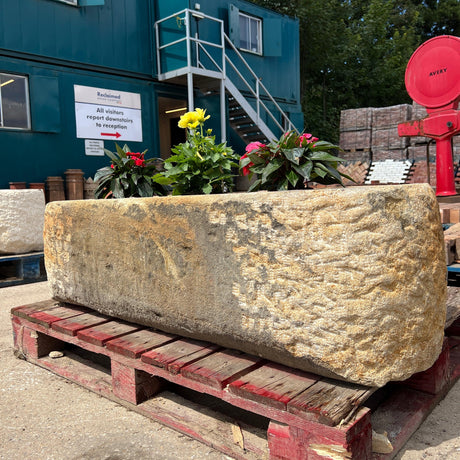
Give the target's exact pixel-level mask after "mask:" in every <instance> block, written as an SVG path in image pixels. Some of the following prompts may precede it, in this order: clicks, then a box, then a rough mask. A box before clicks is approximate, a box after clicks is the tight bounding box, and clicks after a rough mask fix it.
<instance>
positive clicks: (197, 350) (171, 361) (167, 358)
mask: <svg viewBox="0 0 460 460" xmlns="http://www.w3.org/2000/svg"><path fill="white" fill-rule="evenodd" d="M219 349H220V347H219V346H218V345H214V344H210V343H208V342H201V341H198V340H192V339H181V340H177V341H175V342H171V343H168V344H166V345H163V346H161V347H158V348H155V349H153V350H151V351H147V352H146V353H144V354H143V355H142V356H141V360H142V361H143V362H145V363H147V364H152V365H153V366H157V367H161V368H164V369H167V370H168V371H169V372H171V373H172V374H178V373H179V372H180V369H181V368H182V367H184V366H186V365H188V364H191V363H193V362H195V361H198V360H199V359H201V358H204V357H205V356H207V355H209V354H211V353H214V352H215V351H217V350H219Z"/></svg>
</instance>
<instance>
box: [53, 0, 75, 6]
mask: <svg viewBox="0 0 460 460" xmlns="http://www.w3.org/2000/svg"><path fill="white" fill-rule="evenodd" d="M55 1H57V2H61V3H67V4H68V5H72V6H78V0H55Z"/></svg>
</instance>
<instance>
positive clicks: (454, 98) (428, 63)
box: [398, 35, 460, 196]
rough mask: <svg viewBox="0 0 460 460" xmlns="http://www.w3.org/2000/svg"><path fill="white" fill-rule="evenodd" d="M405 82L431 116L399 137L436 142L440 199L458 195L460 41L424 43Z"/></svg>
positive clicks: (406, 126) (403, 126)
mask: <svg viewBox="0 0 460 460" xmlns="http://www.w3.org/2000/svg"><path fill="white" fill-rule="evenodd" d="M405 82H406V89H407V92H408V93H409V96H410V97H411V98H412V99H413V100H414V101H415V102H417V103H418V104H420V105H423V106H425V107H426V109H427V113H428V115H427V116H426V117H425V118H423V119H422V120H412V121H407V122H405V123H400V124H399V125H398V134H399V135H400V136H425V137H429V138H431V139H435V140H436V195H437V196H449V195H456V194H457V192H456V190H455V180H454V164H453V157H452V137H453V136H455V135H456V134H458V133H460V111H459V110H458V105H459V102H460V38H459V37H454V36H451V35H441V36H439V37H434V38H432V39H430V40H428V41H426V42H425V43H423V45H421V46H420V47H419V48H417V50H416V51H415V52H414V54H413V55H412V57H411V58H410V60H409V63H408V64H407V69H406V78H405Z"/></svg>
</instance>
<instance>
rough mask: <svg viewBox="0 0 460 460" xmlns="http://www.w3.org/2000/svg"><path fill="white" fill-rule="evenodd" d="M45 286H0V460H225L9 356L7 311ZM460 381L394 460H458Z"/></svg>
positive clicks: (39, 295)
mask: <svg viewBox="0 0 460 460" xmlns="http://www.w3.org/2000/svg"><path fill="white" fill-rule="evenodd" d="M48 298H49V293H48V286H47V283H46V282H45V283H35V284H27V285H22V286H13V287H8V288H2V289H0V362H1V366H0V420H1V423H0V459H2V460H16V459H17V460H35V459H40V460H48V459H49V460H51V459H53V460H54V459H55V460H69V459H70V460H77V459H79V460H80V459H84V460H103V459H104V460H130V459H136V460H147V459H149V460H151V459H155V460H182V459H184V460H190V459H197V460H198V459H199V460H201V459H209V460H223V459H228V457H227V456H225V455H223V454H221V453H219V452H217V451H215V450H213V449H211V448H209V447H207V446H205V445H203V444H201V443H199V442H197V441H195V440H193V439H190V438H188V437H186V436H184V435H181V434H179V433H177V432H175V431H173V430H170V429H169V428H167V427H164V426H162V425H160V424H159V423H156V422H153V421H151V420H149V419H148V418H146V417H143V416H141V415H139V414H137V413H135V412H132V411H129V410H127V409H126V408H124V407H122V406H120V405H118V404H116V403H114V402H112V401H109V400H107V399H105V398H103V397H100V396H98V395H96V394H94V393H91V392H89V391H87V390H85V389H84V388H82V387H80V386H78V385H75V384H73V383H70V382H67V381H65V380H64V379H62V378H60V377H58V376H56V375H54V374H52V373H50V372H48V371H46V370H44V369H41V368H39V367H37V366H34V365H32V364H30V363H27V362H25V361H22V360H19V359H16V358H15V357H14V356H13V349H12V334H11V327H10V313H9V312H10V309H11V308H12V307H14V306H18V305H24V304H27V303H33V302H36V301H39V300H45V299H48ZM459 409H460V381H459V382H457V384H456V385H455V386H454V387H453V388H452V390H451V391H450V392H449V394H448V395H447V397H446V398H445V399H444V400H443V401H442V402H441V403H440V404H439V405H438V406H437V407H436V408H435V410H434V411H433V412H432V414H431V415H430V416H429V417H428V418H427V420H426V421H425V422H424V423H423V424H422V426H421V427H420V428H419V429H418V431H417V432H416V433H415V434H414V435H413V436H412V438H411V439H410V440H409V442H408V443H407V444H406V446H405V447H404V448H403V450H402V451H401V452H400V454H399V455H398V456H397V457H396V458H397V459H398V460H419V459H439V460H441V459H442V460H446V459H447V460H450V459H452V460H456V459H460V418H459V417H458V413H459Z"/></svg>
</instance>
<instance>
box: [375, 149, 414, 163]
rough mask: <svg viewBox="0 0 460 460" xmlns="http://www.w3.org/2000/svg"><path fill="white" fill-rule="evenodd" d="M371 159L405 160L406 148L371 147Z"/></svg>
mask: <svg viewBox="0 0 460 460" xmlns="http://www.w3.org/2000/svg"><path fill="white" fill-rule="evenodd" d="M372 160H373V161H384V160H402V161H404V160H407V149H405V148H404V149H372Z"/></svg>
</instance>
